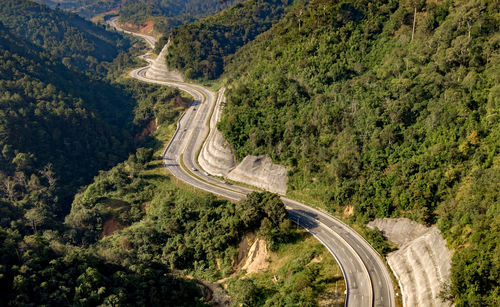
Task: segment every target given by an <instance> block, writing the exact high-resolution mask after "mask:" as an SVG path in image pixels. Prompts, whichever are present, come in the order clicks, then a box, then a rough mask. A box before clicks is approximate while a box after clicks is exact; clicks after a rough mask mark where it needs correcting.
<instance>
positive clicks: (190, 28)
mask: <svg viewBox="0 0 500 307" xmlns="http://www.w3.org/2000/svg"><path fill="white" fill-rule="evenodd" d="M290 3H291V1H287V0H285V1H282V0H250V1H244V2H242V3H237V4H236V5H234V6H233V7H231V8H230V9H227V10H224V11H222V12H221V13H219V14H216V15H214V16H210V17H206V18H204V19H202V20H199V21H197V22H194V23H191V24H188V25H185V26H180V27H177V28H175V29H173V30H172V32H171V37H172V43H173V44H172V46H171V47H170V48H169V53H168V56H167V61H168V64H169V65H170V66H171V67H175V68H178V69H180V70H182V71H184V73H185V75H186V77H188V78H200V77H202V78H205V79H215V78H217V77H219V75H220V74H221V73H222V71H223V69H224V64H225V60H226V57H227V56H228V55H230V54H233V53H235V52H236V50H238V48H239V47H241V46H243V45H245V44H246V43H248V42H250V41H252V40H253V39H254V38H255V37H256V36H257V35H258V34H260V33H262V32H264V31H266V30H267V29H269V28H270V27H271V25H272V24H273V23H274V22H276V21H278V20H279V18H280V17H281V16H282V15H283V14H284V12H285V7H286V6H287V5H289V4H290Z"/></svg>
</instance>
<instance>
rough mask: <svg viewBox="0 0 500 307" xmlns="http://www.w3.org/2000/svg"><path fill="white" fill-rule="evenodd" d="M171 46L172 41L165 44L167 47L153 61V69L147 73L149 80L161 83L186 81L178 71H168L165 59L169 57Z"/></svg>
mask: <svg viewBox="0 0 500 307" xmlns="http://www.w3.org/2000/svg"><path fill="white" fill-rule="evenodd" d="M169 46H170V40H169V41H168V43H166V44H165V46H163V49H162V50H161V52H160V54H159V55H158V57H157V58H156V60H154V61H152V65H151V67H150V68H149V69H148V70H147V71H146V77H147V78H150V79H155V80H161V81H179V82H183V81H184V79H183V78H182V75H181V74H180V73H179V72H178V71H176V70H174V71H169V70H168V66H167V62H166V60H165V58H166V56H167V53H168V47H169Z"/></svg>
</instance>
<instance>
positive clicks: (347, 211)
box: [343, 205, 354, 218]
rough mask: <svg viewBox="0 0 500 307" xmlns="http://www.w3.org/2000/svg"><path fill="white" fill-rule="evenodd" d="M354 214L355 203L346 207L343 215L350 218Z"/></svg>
mask: <svg viewBox="0 0 500 307" xmlns="http://www.w3.org/2000/svg"><path fill="white" fill-rule="evenodd" d="M353 214H354V206H353V205H349V206H346V207H345V209H344V215H343V217H344V218H348V217H350V216H352V215H353Z"/></svg>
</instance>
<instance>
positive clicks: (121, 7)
mask: <svg viewBox="0 0 500 307" xmlns="http://www.w3.org/2000/svg"><path fill="white" fill-rule="evenodd" d="M37 1H38V2H41V3H45V4H48V5H49V6H51V7H59V8H61V9H65V10H69V11H72V12H75V13H77V14H79V15H81V16H83V17H85V18H92V17H94V16H96V15H100V14H104V13H111V12H112V13H118V14H119V15H120V20H119V21H120V22H121V23H125V22H126V23H131V24H134V25H141V24H143V23H145V22H146V21H154V23H155V29H156V30H157V31H158V32H162V33H166V32H168V31H170V29H171V28H172V27H175V26H178V25H183V24H187V23H190V22H193V21H195V20H197V19H199V18H201V17H203V16H208V15H212V14H214V13H215V12H217V11H220V10H221V9H223V8H227V7H229V6H230V5H231V4H233V3H234V2H236V1H237V0H139V1H138V0H63V1H54V0H37Z"/></svg>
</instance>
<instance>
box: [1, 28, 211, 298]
mask: <svg viewBox="0 0 500 307" xmlns="http://www.w3.org/2000/svg"><path fill="white" fill-rule="evenodd" d="M46 30H47V29H46V28H41V29H40V31H46ZM50 49H51V48H50V47H49V48H48V50H50ZM110 65H111V64H110ZM112 65H113V72H114V71H115V70H116V69H118V68H119V67H120V66H122V65H129V63H128V61H127V56H126V55H124V54H122V55H121V56H120V57H118V58H117V59H116V60H114V61H113V64H112ZM116 67H118V68H116ZM0 92H1V93H2V97H1V98H0V149H1V154H0V213H1V214H0V305H1V306H10V305H19V306H25V305H34V306H40V305H52V306H56V305H57V306H67V305H85V306H89V305H90V306H97V305H101V304H103V305H132V304H142V305H148V306H152V305H160V304H169V305H172V306H205V305H206V304H205V303H204V302H203V299H202V294H201V292H200V289H199V287H198V286H197V285H196V283H195V282H193V281H189V280H184V279H181V278H178V277H175V276H173V275H172V274H168V273H169V272H170V270H169V268H168V267H166V266H165V265H163V264H161V263H155V264H151V263H144V262H137V263H136V264H135V265H134V266H128V265H122V264H120V263H112V262H110V261H108V260H105V259H103V258H102V257H98V256H96V254H95V252H93V251H91V250H88V249H85V248H82V247H79V246H77V245H71V244H69V242H70V240H71V238H72V236H71V234H72V232H71V231H69V229H70V226H68V225H64V223H63V222H64V217H65V216H66V215H67V214H68V213H69V209H70V208H69V205H70V204H71V201H72V200H73V198H74V195H75V193H76V191H77V189H78V188H79V187H80V186H82V185H83V184H88V183H89V181H90V180H91V178H92V177H93V176H94V175H96V174H97V173H98V171H99V170H101V169H109V168H110V167H111V166H114V165H116V164H117V163H118V162H121V161H123V160H125V159H126V157H127V156H128V153H129V152H130V151H132V150H133V148H134V145H135V143H136V142H138V141H140V140H137V138H138V137H137V136H136V137H134V134H136V133H138V132H140V131H141V130H142V127H143V126H144V125H145V124H146V123H149V122H150V121H151V120H152V119H153V118H154V117H156V118H158V120H159V122H163V121H172V120H173V119H174V118H175V117H176V116H177V115H178V113H179V111H180V110H182V108H183V107H184V106H183V105H180V106H178V107H177V109H175V110H172V105H173V104H175V103H179V101H180V100H179V99H176V98H177V97H178V96H179V92H178V91H173V90H168V89H165V88H159V87H155V86H149V85H142V86H140V87H137V84H130V83H127V82H124V83H122V84H117V83H109V82H107V81H104V80H103V79H100V78H91V77H89V74H83V73H81V72H78V71H77V70H73V69H70V68H68V67H67V66H65V65H63V64H62V63H60V59H58V58H55V57H53V56H51V55H50V54H49V52H47V51H46V50H43V49H41V48H40V47H38V46H35V45H33V44H31V43H29V42H27V41H25V40H24V39H23V38H21V37H20V36H17V35H16V34H13V33H11V32H10V31H9V29H7V28H6V27H4V26H3V25H2V24H1V23H0ZM156 99H158V100H161V101H160V102H158V103H155V102H156ZM138 135H139V136H140V137H141V138H143V139H144V138H146V137H145V136H142V135H141V134H138ZM146 140H147V138H146Z"/></svg>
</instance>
